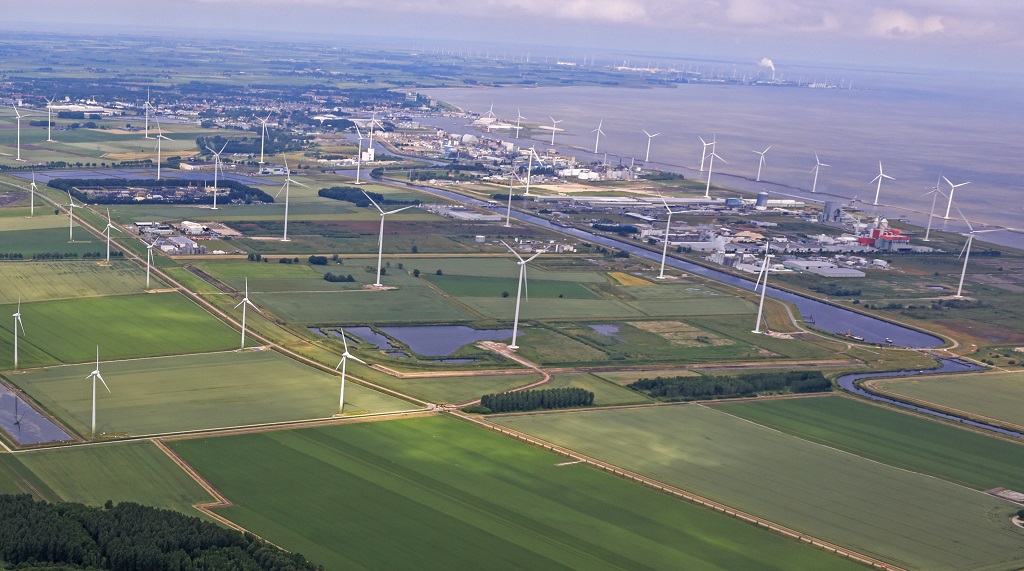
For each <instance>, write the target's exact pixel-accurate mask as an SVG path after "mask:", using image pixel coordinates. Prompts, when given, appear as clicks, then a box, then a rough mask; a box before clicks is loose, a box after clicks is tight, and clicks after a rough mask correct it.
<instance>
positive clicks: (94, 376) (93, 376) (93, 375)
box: [86, 345, 110, 439]
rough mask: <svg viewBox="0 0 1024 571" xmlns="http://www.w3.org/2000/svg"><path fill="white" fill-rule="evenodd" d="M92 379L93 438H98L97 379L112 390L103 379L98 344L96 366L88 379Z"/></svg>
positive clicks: (108, 390) (104, 386)
mask: <svg viewBox="0 0 1024 571" xmlns="http://www.w3.org/2000/svg"><path fill="white" fill-rule="evenodd" d="M89 379H91V380H92V438H94V439H95V438H96V381H97V380H98V381H99V382H101V383H103V388H105V389H107V392H108V393H109V392H110V387H108V386H107V382H106V381H104V380H103V375H100V346H99V345H97V346H96V368H95V369H93V371H92V372H91V373H89V376H87V377H86V380H89Z"/></svg>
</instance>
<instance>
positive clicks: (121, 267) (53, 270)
mask: <svg viewBox="0 0 1024 571" xmlns="http://www.w3.org/2000/svg"><path fill="white" fill-rule="evenodd" d="M161 285H162V284H161V282H160V281H159V280H155V279H154V280H152V283H151V286H152V287H154V288H157V287H161ZM145 289H146V268H140V267H139V266H138V265H136V264H134V263H133V262H128V261H113V262H111V265H110V266H101V265H99V264H97V263H96V261H92V260H77V261H70V260H67V261H54V262H0V303H18V299H19V296H20V299H21V300H22V301H23V302H33V301H44V300H51V299H66V298H80V297H92V296H98V295H117V294H126V293H141V292H143V291H145ZM26 319H27V318H26Z"/></svg>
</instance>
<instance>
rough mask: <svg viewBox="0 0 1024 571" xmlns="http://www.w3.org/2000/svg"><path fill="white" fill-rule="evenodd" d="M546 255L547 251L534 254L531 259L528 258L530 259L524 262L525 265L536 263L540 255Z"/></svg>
mask: <svg viewBox="0 0 1024 571" xmlns="http://www.w3.org/2000/svg"><path fill="white" fill-rule="evenodd" d="M545 253H547V250H541V251H539V252H537V253H536V254H534V255H532V256H530V257H529V258H528V259H527V260H526V261H525V262H523V263H524V264H528V263H530V262H532V261H534V260H535V259H537V256H539V255H541V254H545Z"/></svg>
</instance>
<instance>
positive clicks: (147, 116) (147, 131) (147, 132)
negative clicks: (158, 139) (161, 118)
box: [143, 89, 152, 139]
mask: <svg viewBox="0 0 1024 571" xmlns="http://www.w3.org/2000/svg"><path fill="white" fill-rule="evenodd" d="M143 107H145V109H146V135H145V136H144V137H143V138H144V139H152V137H150V136H149V109H150V107H152V105H150V103H149V89H146V103H145V105H144V106H143Z"/></svg>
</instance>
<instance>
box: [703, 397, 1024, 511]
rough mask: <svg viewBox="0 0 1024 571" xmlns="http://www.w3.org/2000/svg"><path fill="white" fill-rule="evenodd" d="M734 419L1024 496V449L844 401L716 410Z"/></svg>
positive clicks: (729, 405)
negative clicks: (726, 413) (1013, 491)
mask: <svg viewBox="0 0 1024 571" xmlns="http://www.w3.org/2000/svg"><path fill="white" fill-rule="evenodd" d="M714 406H715V408H717V409H721V410H723V411H725V412H728V413H729V414H734V415H736V416H739V417H741V418H745V419H747V420H751V421H753V422H756V423H758V424H761V425H764V426H768V427H771V428H774V429H776V430H781V431H783V432H785V433H787V434H792V435H794V436H797V437H799V438H803V439H805V440H811V441H813V442H820V443H821V444H825V445H827V446H831V447H833V448H839V449H840V450H846V451H847V452H851V453H853V454H856V455H858V456H862V457H864V458H870V459H872V460H877V461H879V462H882V463H883V464H889V465H891V466H897V467H899V468H904V469H906V470H911V471H914V472H921V473H924V474H929V475H931V476H935V477H938V478H942V479H943V480H948V481H950V482H955V483H958V484H962V485H964V486H969V487H971V488H975V489H978V490H987V489H990V488H995V487H1000V486H1001V487H1005V488H1010V489H1011V490H1022V491H1024V447H1022V446H1021V445H1019V444H1016V443H1013V442H1008V441H1005V440H1000V439H998V438H992V437H989V436H985V435H983V434H978V433H976V432H972V431H969V430H962V429H960V428H957V427H954V426H950V425H947V424H942V423H939V422H933V421H931V420H927V419H924V418H921V417H918V416H913V415H910V414H904V413H902V412H897V411H894V410H891V409H889V408H885V407H881V406H876V405H873V404H868V403H865V402H862V401H859V400H854V399H850V398H842V397H838V396H834V397H823V398H798V399H772V400H762V401H753V402H738V403H722V404H716V405H714Z"/></svg>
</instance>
